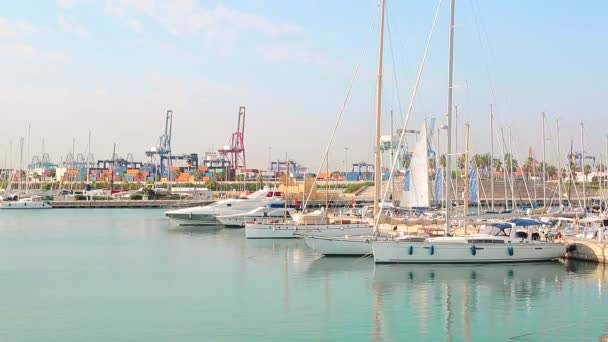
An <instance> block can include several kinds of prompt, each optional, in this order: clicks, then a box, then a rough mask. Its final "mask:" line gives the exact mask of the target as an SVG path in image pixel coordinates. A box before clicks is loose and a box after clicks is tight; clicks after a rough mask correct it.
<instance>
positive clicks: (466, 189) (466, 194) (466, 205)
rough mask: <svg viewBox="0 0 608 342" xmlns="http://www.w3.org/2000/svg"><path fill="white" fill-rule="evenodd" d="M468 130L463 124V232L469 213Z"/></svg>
mask: <svg viewBox="0 0 608 342" xmlns="http://www.w3.org/2000/svg"><path fill="white" fill-rule="evenodd" d="M469 130H470V125H469V124H468V123H467V124H465V125H464V185H463V186H464V198H463V204H464V217H463V218H462V223H463V226H464V234H465V235H466V234H467V214H468V213H469Z"/></svg>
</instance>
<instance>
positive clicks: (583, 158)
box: [580, 122, 587, 213]
mask: <svg viewBox="0 0 608 342" xmlns="http://www.w3.org/2000/svg"><path fill="white" fill-rule="evenodd" d="M580 125H581V172H582V174H583V210H584V211H585V213H586V212H587V193H586V192H585V183H587V179H586V178H587V176H586V175H585V139H584V131H585V124H584V123H583V122H581V123H580Z"/></svg>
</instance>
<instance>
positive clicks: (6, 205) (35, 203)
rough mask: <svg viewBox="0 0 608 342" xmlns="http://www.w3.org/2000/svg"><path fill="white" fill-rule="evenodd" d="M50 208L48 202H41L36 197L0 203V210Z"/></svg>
mask: <svg viewBox="0 0 608 342" xmlns="http://www.w3.org/2000/svg"><path fill="white" fill-rule="evenodd" d="M52 207H53V206H52V205H51V204H50V203H49V202H48V201H43V200H42V198H40V197H38V196H32V197H28V198H21V199H19V200H17V201H6V202H2V203H0V209H51V208H52Z"/></svg>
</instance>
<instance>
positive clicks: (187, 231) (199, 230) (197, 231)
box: [167, 225, 224, 235]
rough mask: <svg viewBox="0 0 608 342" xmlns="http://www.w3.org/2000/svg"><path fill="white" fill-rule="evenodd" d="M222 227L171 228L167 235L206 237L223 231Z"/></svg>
mask: <svg viewBox="0 0 608 342" xmlns="http://www.w3.org/2000/svg"><path fill="white" fill-rule="evenodd" d="M223 230H224V229H223V227H222V226H194V225H192V226H172V227H170V228H169V229H168V230H167V232H168V233H169V234H176V235H180V234H184V235H206V234H217V233H219V232H220V231H223Z"/></svg>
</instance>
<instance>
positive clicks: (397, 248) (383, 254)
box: [372, 0, 566, 263]
mask: <svg viewBox="0 0 608 342" xmlns="http://www.w3.org/2000/svg"><path fill="white" fill-rule="evenodd" d="M454 10H455V0H451V2H450V30H449V33H450V36H449V63H448V66H449V69H448V101H447V105H448V150H447V156H448V158H447V159H446V175H450V174H451V170H450V157H449V156H450V155H451V154H452V148H451V132H452V81H453V77H452V76H453V54H454V45H453V42H454ZM448 177H449V176H448ZM446 195H447V194H446ZM446 198H449V196H446ZM448 202H449V201H448ZM450 212H451V210H450V205H447V206H446V228H445V237H441V238H429V239H427V240H426V241H424V242H411V241H400V240H393V241H389V240H375V241H372V249H373V254H374V261H375V262H376V263H496V262H522V261H545V260H553V259H557V258H560V257H563V256H565V254H566V246H565V245H564V244H561V243H553V242H540V241H538V240H533V239H530V238H527V239H524V238H520V237H518V235H517V232H516V226H517V225H520V226H532V225H542V224H543V223H542V222H538V221H531V220H516V221H513V222H511V223H509V224H495V225H494V226H488V229H487V230H486V231H485V232H483V233H482V234H475V235H465V236H449V232H450V230H451V222H450ZM507 229H509V231H508V233H507ZM528 236H532V234H530V232H528Z"/></svg>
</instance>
